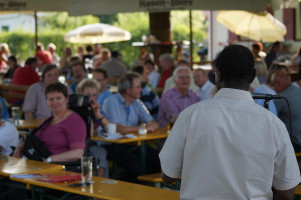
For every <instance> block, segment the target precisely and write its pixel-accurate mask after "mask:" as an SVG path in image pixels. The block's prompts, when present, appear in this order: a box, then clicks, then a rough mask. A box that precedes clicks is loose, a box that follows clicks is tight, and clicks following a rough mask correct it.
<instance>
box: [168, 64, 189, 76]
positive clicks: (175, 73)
mask: <svg viewBox="0 0 301 200" xmlns="http://www.w3.org/2000/svg"><path fill="white" fill-rule="evenodd" d="M181 69H186V70H188V71H189V75H190V76H192V73H191V69H190V68H189V67H186V66H179V67H176V69H175V70H174V71H173V74H172V76H173V77H174V78H176V76H177V74H178V71H180V70H181Z"/></svg>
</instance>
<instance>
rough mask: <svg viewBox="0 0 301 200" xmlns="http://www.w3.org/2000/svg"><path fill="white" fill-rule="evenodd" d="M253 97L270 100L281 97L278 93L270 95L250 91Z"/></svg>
mask: <svg viewBox="0 0 301 200" xmlns="http://www.w3.org/2000/svg"><path fill="white" fill-rule="evenodd" d="M251 94H252V97H253V99H265V100H268V101H270V100H272V99H281V98H283V97H282V96H280V95H271V94H261V93H251Z"/></svg>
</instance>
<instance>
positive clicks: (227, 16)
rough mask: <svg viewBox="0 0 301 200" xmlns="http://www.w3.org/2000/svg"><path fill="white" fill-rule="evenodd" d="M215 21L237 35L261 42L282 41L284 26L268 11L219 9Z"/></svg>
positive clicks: (284, 31)
mask: <svg viewBox="0 0 301 200" xmlns="http://www.w3.org/2000/svg"><path fill="white" fill-rule="evenodd" d="M216 19H217V21H218V22H220V23H221V24H223V25H225V26H226V27H227V28H228V29H229V30H230V31H232V32H233V33H235V34H237V35H241V36H244V37H247V38H249V39H252V40H256V41H261V42H275V41H282V40H283V36H284V35H285V34H286V27H285V25H284V24H282V23H281V22H280V21H278V20H277V19H276V18H274V17H273V16H272V15H271V14H270V13H267V12H247V11H219V12H218V14H217V17H216Z"/></svg>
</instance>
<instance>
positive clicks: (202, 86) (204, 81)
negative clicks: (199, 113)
mask: <svg viewBox="0 0 301 200" xmlns="http://www.w3.org/2000/svg"><path fill="white" fill-rule="evenodd" d="M193 80H194V82H195V84H196V85H197V86H198V90H197V92H198V94H199V95H200V97H201V100H205V99H211V98H212V95H211V93H210V92H211V90H212V87H213V86H214V85H213V84H212V83H211V82H210V81H209V80H208V74H207V72H206V71H205V70H203V69H201V68H198V69H195V70H193Z"/></svg>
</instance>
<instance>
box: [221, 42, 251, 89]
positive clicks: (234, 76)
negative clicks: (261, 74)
mask: <svg viewBox="0 0 301 200" xmlns="http://www.w3.org/2000/svg"><path fill="white" fill-rule="evenodd" d="M216 68H217V69H219V70H220V72H221V76H222V77H221V79H222V80H220V81H223V82H233V81H235V82H244V83H248V84H250V83H251V82H252V81H253V79H254V76H255V68H254V58H253V55H252V53H251V51H250V50H249V49H248V48H246V47H244V46H241V45H231V46H228V47H226V48H225V49H224V50H223V51H222V52H221V53H220V54H219V56H218V58H217V60H216Z"/></svg>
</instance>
